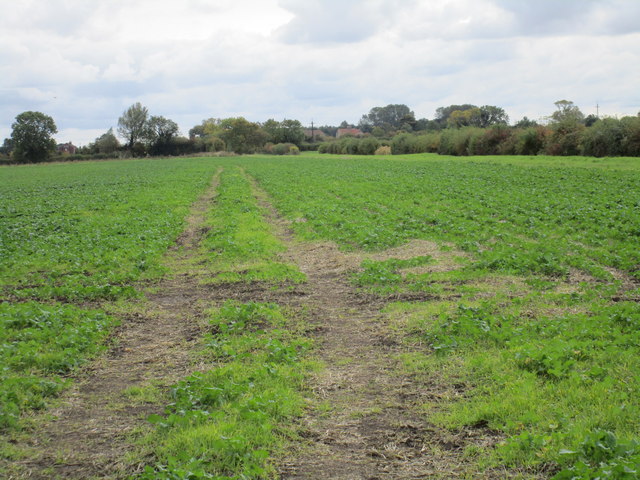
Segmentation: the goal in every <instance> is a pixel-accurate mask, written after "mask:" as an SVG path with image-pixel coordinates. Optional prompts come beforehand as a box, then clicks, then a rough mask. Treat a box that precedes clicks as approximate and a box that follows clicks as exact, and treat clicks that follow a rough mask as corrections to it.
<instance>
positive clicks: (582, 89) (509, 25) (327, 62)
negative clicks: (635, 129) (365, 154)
mask: <svg viewBox="0 0 640 480" xmlns="http://www.w3.org/2000/svg"><path fill="white" fill-rule="evenodd" d="M0 11H1V12H2V15H1V16H0V141H1V139H2V138H5V137H8V136H9V135H10V134H11V123H12V122H13V121H14V119H15V116H16V115H17V114H19V113H21V112H23V111H26V110H36V111H41V112H44V113H46V114H48V115H50V116H52V117H53V118H54V120H55V121H56V124H57V125H58V129H59V131H60V133H59V134H58V135H57V136H56V138H57V139H58V140H59V141H61V142H62V141H65V142H66V141H70V140H71V141H73V142H74V143H75V144H80V145H84V144H86V143H88V142H91V141H93V140H94V139H95V138H96V137H97V136H99V135H101V134H102V133H104V132H105V131H106V130H107V129H108V128H109V127H116V125H117V122H118V117H119V116H120V115H121V114H122V112H123V111H124V110H125V109H126V108H127V107H129V106H130V105H131V104H132V103H134V102H137V101H139V102H141V103H142V104H143V105H145V106H147V107H148V108H149V111H150V113H151V114H154V115H163V116H165V117H167V118H170V119H172V120H175V121H176V122H177V123H178V124H179V125H180V127H181V130H182V133H183V134H185V135H186V134H187V132H188V130H189V128H191V127H192V126H194V125H196V124H199V123H200V122H201V121H202V120H203V119H205V118H209V117H230V116H240V115H241V116H245V117H246V118H247V119H249V120H252V121H264V120H267V119H269V118H275V119H277V120H282V119H283V118H295V119H298V120H300V121H301V122H302V123H303V124H309V123H310V122H311V120H312V119H313V121H314V122H315V124H316V125H322V124H334V125H335V124H338V123H340V122H341V121H342V120H347V121H348V122H353V123H357V122H358V120H359V119H360V117H361V116H362V114H364V113H367V112H368V111H369V110H370V109H371V108H372V107H374V106H384V105H387V104H390V103H404V104H407V105H408V106H409V107H410V108H411V109H412V110H413V111H414V112H415V114H416V117H417V118H423V117H426V118H433V117H434V112H435V109H436V108H438V107H440V106H446V105H450V104H454V103H473V104H476V105H497V106H501V107H503V108H504V109H505V110H506V111H507V113H508V114H509V116H510V118H511V120H512V121H517V120H519V119H520V118H522V117H523V116H525V115H526V116H528V117H529V118H533V119H540V118H541V117H544V116H546V115H549V114H550V113H551V112H552V111H553V109H554V105H553V103H554V102H555V101H557V100H561V99H567V100H572V101H573V102H575V104H576V105H578V106H579V107H580V108H581V109H582V111H583V112H584V113H585V114H590V113H596V104H599V105H600V114H601V115H603V114H604V115H618V116H621V115H635V114H637V113H638V111H640V1H639V0H351V1H347V0H172V1H167V0H20V1H16V0H0Z"/></svg>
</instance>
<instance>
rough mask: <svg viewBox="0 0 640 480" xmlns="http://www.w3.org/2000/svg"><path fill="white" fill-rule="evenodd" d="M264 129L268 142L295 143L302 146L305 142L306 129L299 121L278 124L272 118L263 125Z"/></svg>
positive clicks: (284, 121) (285, 120)
mask: <svg viewBox="0 0 640 480" xmlns="http://www.w3.org/2000/svg"><path fill="white" fill-rule="evenodd" d="M262 128H263V129H264V131H265V132H266V134H267V135H268V141H269V142H273V143H293V144H295V145H298V146H299V145H300V144H301V143H302V141H303V140H304V129H303V128H302V124H301V123H300V122H299V121H298V120H287V119H286V118H285V119H284V120H283V121H281V122H278V121H277V120H274V119H272V118H270V119H269V120H267V121H266V122H264V123H263V124H262Z"/></svg>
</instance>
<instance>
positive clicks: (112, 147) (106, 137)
mask: <svg viewBox="0 0 640 480" xmlns="http://www.w3.org/2000/svg"><path fill="white" fill-rule="evenodd" d="M119 148H120V142H118V139H117V138H116V136H115V135H114V133H113V128H110V129H109V130H107V132H106V133H104V134H102V135H101V136H99V137H98V138H96V140H95V142H94V143H93V147H92V149H91V150H92V151H93V152H94V153H104V154H106V155H111V154H113V153H114V152H117V151H118V149H119Z"/></svg>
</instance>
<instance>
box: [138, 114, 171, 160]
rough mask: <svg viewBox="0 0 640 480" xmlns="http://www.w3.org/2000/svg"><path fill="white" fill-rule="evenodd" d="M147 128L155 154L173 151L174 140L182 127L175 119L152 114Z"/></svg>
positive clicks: (152, 151)
mask: <svg viewBox="0 0 640 480" xmlns="http://www.w3.org/2000/svg"><path fill="white" fill-rule="evenodd" d="M145 130H146V132H145V136H146V140H147V142H148V143H149V148H150V149H151V153H152V154H154V155H163V154H164V155H167V154H170V153H171V146H172V142H173V140H174V139H175V138H176V137H177V136H178V131H179V130H180V129H179V127H178V124H177V123H176V122H174V121H173V120H169V119H168V118H165V117H163V116H152V117H151V118H149V120H148V121H147V128H146V129H145Z"/></svg>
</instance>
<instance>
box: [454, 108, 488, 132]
mask: <svg viewBox="0 0 640 480" xmlns="http://www.w3.org/2000/svg"><path fill="white" fill-rule="evenodd" d="M481 115H482V111H481V110H480V109H479V108H478V107H473V108H468V109H466V110H454V111H453V112H451V113H450V114H449V117H448V118H447V126H448V127H450V128H460V127H470V126H474V127H479V126H480V124H481V122H482V120H481Z"/></svg>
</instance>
